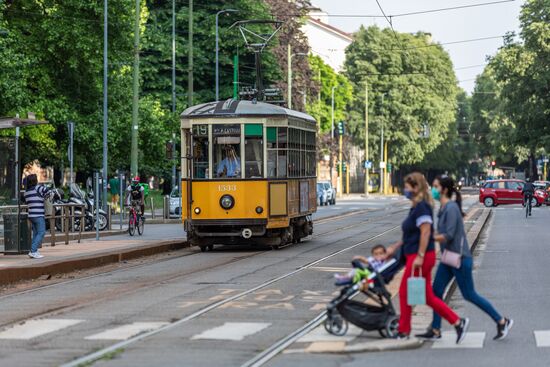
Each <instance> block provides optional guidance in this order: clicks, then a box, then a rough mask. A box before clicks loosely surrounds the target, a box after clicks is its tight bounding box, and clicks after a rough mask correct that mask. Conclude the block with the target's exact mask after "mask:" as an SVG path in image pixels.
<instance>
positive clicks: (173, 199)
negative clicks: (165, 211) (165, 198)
mask: <svg viewBox="0 0 550 367" xmlns="http://www.w3.org/2000/svg"><path fill="white" fill-rule="evenodd" d="M170 214H173V215H180V214H181V197H180V193H179V190H178V187H177V186H176V187H174V188H173V189H172V192H170Z"/></svg>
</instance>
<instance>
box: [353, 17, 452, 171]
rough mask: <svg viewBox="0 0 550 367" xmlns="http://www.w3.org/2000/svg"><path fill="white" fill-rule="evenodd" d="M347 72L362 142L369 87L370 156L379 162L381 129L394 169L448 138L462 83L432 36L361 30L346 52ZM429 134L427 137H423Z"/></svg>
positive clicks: (357, 133)
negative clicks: (423, 133)
mask: <svg viewBox="0 0 550 367" xmlns="http://www.w3.org/2000/svg"><path fill="white" fill-rule="evenodd" d="M404 47H406V48H407V49H406V50H403V48H404ZM345 68H346V75H347V76H348V78H349V79H350V80H351V81H352V84H353V94H354V96H356V98H355V99H354V102H353V104H352V105H351V106H350V109H349V111H350V117H351V118H350V122H351V130H352V132H353V134H354V136H355V137H356V138H359V139H358V140H359V141H362V137H363V136H364V126H365V123H364V119H365V117H364V116H365V85H366V83H367V84H368V88H369V98H368V99H369V120H370V124H369V131H370V134H369V145H370V151H371V152H373V153H374V154H371V158H373V159H380V157H377V151H378V149H373V148H375V147H378V146H379V141H380V131H381V129H382V127H384V135H385V136H384V138H385V140H386V141H387V142H388V143H389V155H388V156H389V160H390V162H391V163H393V164H394V165H395V166H399V165H403V164H415V163H418V162H420V161H422V160H423V159H424V157H425V154H427V153H430V152H432V151H434V150H435V149H436V148H437V147H438V146H439V145H440V144H441V143H442V142H443V141H444V140H445V139H446V138H447V136H448V131H449V128H450V125H451V124H452V123H453V121H454V120H455V110H456V95H457V91H458V88H457V86H456V83H457V81H456V76H455V74H454V71H453V68H452V63H451V60H450V58H449V55H448V54H447V52H446V51H445V50H444V49H443V48H442V47H441V46H439V45H437V44H433V43H431V41H430V39H429V36H428V35H427V34H424V33H417V34H414V35H413V34H406V33H393V32H392V30H390V29H380V28H378V27H376V26H373V27H369V28H363V27H362V28H360V29H359V31H358V32H357V33H356V34H355V36H354V42H353V43H352V44H351V45H350V46H349V47H348V49H347V51H346V63H345ZM428 130H429V134H428V137H426V136H422V132H423V131H428ZM363 145H364V144H363Z"/></svg>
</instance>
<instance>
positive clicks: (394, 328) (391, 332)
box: [380, 316, 399, 338]
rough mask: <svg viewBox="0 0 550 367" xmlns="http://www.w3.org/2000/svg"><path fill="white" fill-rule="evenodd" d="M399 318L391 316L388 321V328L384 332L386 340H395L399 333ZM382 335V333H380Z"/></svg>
mask: <svg viewBox="0 0 550 367" xmlns="http://www.w3.org/2000/svg"><path fill="white" fill-rule="evenodd" d="M398 329H399V318H398V317H397V316H390V317H388V319H387V320H386V328H385V330H384V334H385V336H384V337H385V338H395V337H396V336H397V334H398V333H399V331H398ZM380 335H382V332H381V331H380Z"/></svg>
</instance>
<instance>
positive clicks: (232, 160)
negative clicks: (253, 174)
mask: <svg viewBox="0 0 550 367" xmlns="http://www.w3.org/2000/svg"><path fill="white" fill-rule="evenodd" d="M212 138H213V140H214V157H213V158H214V167H213V170H214V176H215V177H223V178H241V177H242V175H241V158H240V152H241V126H240V125H237V124H232V125H212Z"/></svg>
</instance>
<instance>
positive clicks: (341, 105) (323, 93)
mask: <svg viewBox="0 0 550 367" xmlns="http://www.w3.org/2000/svg"><path fill="white" fill-rule="evenodd" d="M309 63H310V66H311V70H312V74H313V77H314V78H315V79H316V81H317V82H318V83H319V85H320V88H319V91H318V93H317V96H311V100H312V102H310V104H309V105H308V106H307V112H308V113H309V114H311V115H312V116H313V117H315V119H316V120H317V122H318V123H319V124H320V126H321V132H322V133H327V132H328V133H330V131H331V125H332V88H333V87H334V88H335V89H334V121H335V122H334V124H335V125H336V124H337V123H338V122H339V121H346V117H347V114H346V108H347V107H348V105H349V104H350V103H351V101H352V99H353V94H352V93H353V88H352V85H351V83H350V81H349V80H348V78H346V76H345V75H343V74H339V73H336V72H335V71H334V70H333V69H332V68H331V67H330V66H329V65H328V64H325V63H324V62H323V60H322V59H321V58H320V57H319V56H309ZM319 77H320V79H319Z"/></svg>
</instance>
